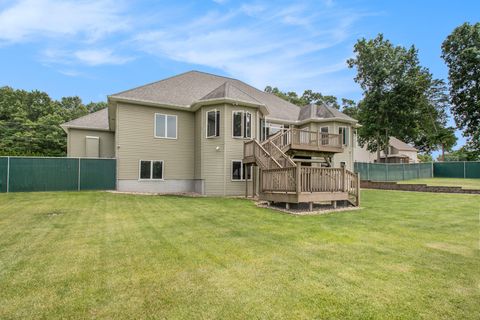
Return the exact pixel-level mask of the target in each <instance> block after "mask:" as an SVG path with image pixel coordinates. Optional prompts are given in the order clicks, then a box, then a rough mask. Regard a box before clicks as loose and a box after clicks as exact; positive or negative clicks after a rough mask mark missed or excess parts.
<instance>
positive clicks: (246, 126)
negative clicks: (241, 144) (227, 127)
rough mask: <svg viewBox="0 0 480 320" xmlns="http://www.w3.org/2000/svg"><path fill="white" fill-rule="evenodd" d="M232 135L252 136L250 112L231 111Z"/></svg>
mask: <svg viewBox="0 0 480 320" xmlns="http://www.w3.org/2000/svg"><path fill="white" fill-rule="evenodd" d="M232 137H234V138H251V137H252V114H251V113H250V112H248V111H233V112H232Z"/></svg>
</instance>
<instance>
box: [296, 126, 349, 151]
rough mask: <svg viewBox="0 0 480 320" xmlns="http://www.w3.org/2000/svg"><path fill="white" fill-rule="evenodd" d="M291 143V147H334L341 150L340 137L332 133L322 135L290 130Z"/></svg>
mask: <svg viewBox="0 0 480 320" xmlns="http://www.w3.org/2000/svg"><path fill="white" fill-rule="evenodd" d="M290 130H291V133H290V134H291V136H292V137H291V139H290V140H291V143H292V144H293V145H300V146H301V145H306V146H309V147H317V148H321V147H334V148H342V140H341V135H339V134H333V133H322V132H319V131H309V130H304V129H290Z"/></svg>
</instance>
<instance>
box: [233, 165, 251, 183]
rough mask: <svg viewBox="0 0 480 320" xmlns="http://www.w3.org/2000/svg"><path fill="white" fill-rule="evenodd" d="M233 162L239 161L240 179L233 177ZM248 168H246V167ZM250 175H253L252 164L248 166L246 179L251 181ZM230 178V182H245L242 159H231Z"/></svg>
mask: <svg viewBox="0 0 480 320" xmlns="http://www.w3.org/2000/svg"><path fill="white" fill-rule="evenodd" d="M234 162H240V164H241V166H240V179H233V163H234ZM247 170H248V169H247ZM252 176H253V166H251V167H250V179H247V181H252ZM230 180H232V182H242V181H243V182H245V179H243V160H232V162H231V166H230Z"/></svg>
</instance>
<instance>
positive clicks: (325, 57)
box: [0, 0, 480, 145]
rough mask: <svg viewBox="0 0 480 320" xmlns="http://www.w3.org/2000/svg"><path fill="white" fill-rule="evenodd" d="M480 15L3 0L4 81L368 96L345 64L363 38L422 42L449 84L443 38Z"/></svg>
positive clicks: (377, 5) (434, 4)
mask: <svg viewBox="0 0 480 320" xmlns="http://www.w3.org/2000/svg"><path fill="white" fill-rule="evenodd" d="M479 20H480V1H475V0H471V1H461V0H459V1H451V0H450V1H447V0H436V1H430V0H422V1H413V0H404V1H400V0H398V1H393V0H392V1H385V0H384V1H380V0H371V1H366V0H351V1H335V0H324V1H318V0H317V1H303V0H299V1H265V0H264V1H262V0H260V1H233V0H205V1H174V2H173V1H153V0H152V1H130V2H129V1H122V0H83V1H71V0H64V1H58V0H21V1H13V0H0V86H3V85H8V86H12V87H14V88H21V89H26V90H31V89H38V90H42V91H46V92H47V93H49V94H50V95H51V96H52V97H54V98H59V97H62V96H73V95H78V96H80V97H81V98H82V99H83V100H84V101H85V102H89V101H92V100H93V101H101V100H106V96H107V95H108V94H112V93H115V92H119V91H122V90H125V89H129V88H132V87H135V86H138V85H142V84H145V83H148V82H152V81H156V80H159V79H162V78H165V77H168V76H171V75H174V74H177V73H180V72H184V71H188V70H192V69H196V70H202V71H207V72H212V73H216V74H221V75H227V76H231V77H235V78H238V79H241V80H244V81H246V82H247V83H250V84H252V85H254V86H256V87H257V88H259V89H263V88H264V87H265V86H266V85H272V86H276V87H279V88H280V89H282V90H294V91H297V92H300V93H301V92H303V90H304V89H312V90H315V91H320V92H322V93H323V94H332V95H336V96H338V97H345V98H351V99H354V100H359V99H360V98H361V95H362V92H361V90H360V88H359V86H358V85H357V84H355V82H354V81H353V78H354V76H355V71H354V70H350V69H348V68H347V66H346V63H345V61H346V60H347V59H348V58H349V57H351V56H352V54H353V52H352V49H353V45H354V44H355V42H356V40H357V39H358V38H361V37H366V38H372V37H375V36H376V35H377V34H378V33H380V32H382V33H384V35H385V37H386V38H387V39H389V40H391V41H392V42H393V43H395V44H398V45H404V46H410V45H412V44H414V45H415V46H416V47H417V48H418V50H419V55H420V61H421V63H422V65H423V66H425V67H427V68H429V69H430V70H431V72H432V73H433V74H434V76H435V77H436V78H443V79H446V78H447V69H446V67H445V65H444V63H443V60H442V59H441V58H440V54H441V49H440V46H441V43H442V41H443V40H444V39H445V37H446V36H447V35H448V34H449V33H450V32H451V31H452V30H453V29H454V28H455V27H456V26H458V25H460V24H462V23H463V22H465V21H468V22H477V21H479ZM461 144H463V139H461V140H460V142H459V145H461Z"/></svg>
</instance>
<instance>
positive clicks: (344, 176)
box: [342, 166, 347, 192]
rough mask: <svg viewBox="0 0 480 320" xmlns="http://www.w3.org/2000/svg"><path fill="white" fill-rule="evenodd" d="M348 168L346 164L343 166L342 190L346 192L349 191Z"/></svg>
mask: <svg viewBox="0 0 480 320" xmlns="http://www.w3.org/2000/svg"><path fill="white" fill-rule="evenodd" d="M346 173H347V168H346V166H343V167H342V190H343V192H346V191H347V181H346V179H347V174H346Z"/></svg>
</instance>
